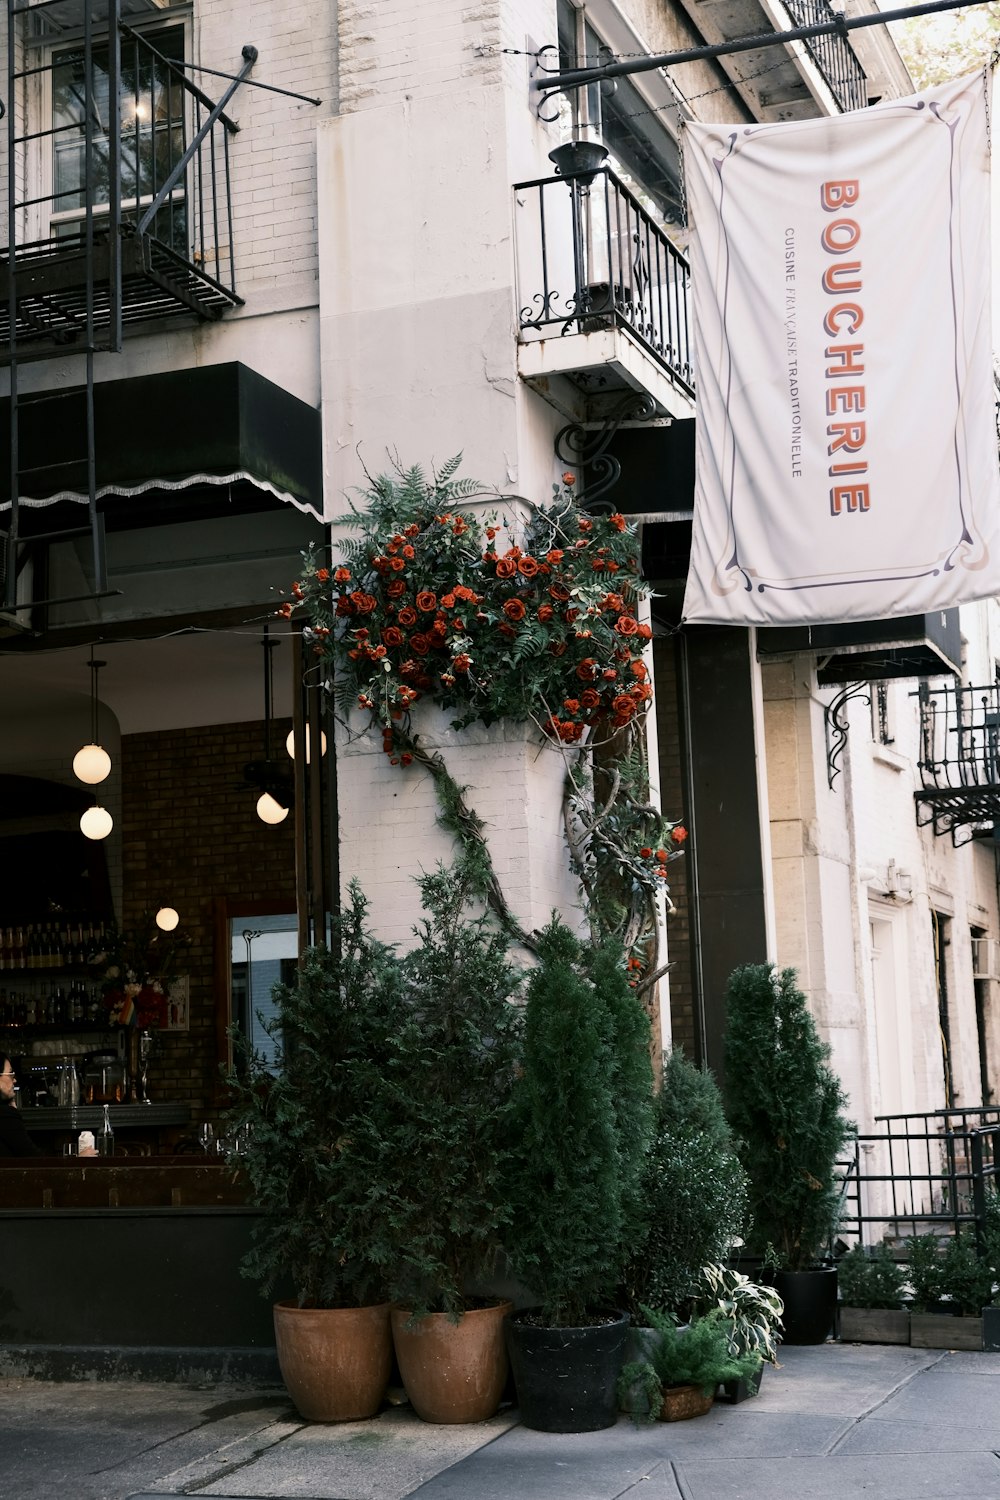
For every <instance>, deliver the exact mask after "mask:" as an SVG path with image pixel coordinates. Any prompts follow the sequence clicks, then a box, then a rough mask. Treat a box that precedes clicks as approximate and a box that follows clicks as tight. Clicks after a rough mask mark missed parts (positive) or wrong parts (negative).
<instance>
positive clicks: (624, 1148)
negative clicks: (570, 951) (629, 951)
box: [584, 941, 653, 1244]
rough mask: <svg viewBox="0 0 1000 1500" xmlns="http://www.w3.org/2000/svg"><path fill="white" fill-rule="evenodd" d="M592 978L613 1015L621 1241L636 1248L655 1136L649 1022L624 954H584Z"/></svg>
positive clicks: (603, 948)
mask: <svg viewBox="0 0 1000 1500" xmlns="http://www.w3.org/2000/svg"><path fill="white" fill-rule="evenodd" d="M584 956H585V968H586V973H587V977H588V978H589V979H590V982H591V983H592V984H593V986H594V989H595V990H596V992H597V994H598V996H599V997H600V998H601V999H602V1000H603V1002H604V1005H605V1007H606V1008H607V1012H608V1021H609V1025H610V1035H609V1045H610V1060H609V1066H610V1074H609V1083H610V1086H611V1097H612V1101H613V1103H614V1107H615V1129H616V1134H617V1137H618V1172H619V1178H620V1183H621V1204H622V1236H623V1238H624V1240H625V1243H626V1244H631V1243H632V1242H633V1241H634V1239H635V1238H636V1236H637V1235H640V1234H641V1233H642V1232H643V1230H644V1226H645V1224H646V1217H647V1205H646V1200H645V1175H646V1157H647V1153H648V1151H649V1147H650V1144H651V1142H652V1136H653V1064H652V1059H651V1057H650V1052H649V1017H648V1015H647V1014H646V1012H645V1010H644V1009H643V1007H642V1003H641V1001H640V1000H638V999H637V997H636V993H635V990H634V989H632V987H631V986H630V984H629V982H628V978H627V976H626V970H625V964H624V955H623V954H622V950H621V948H620V947H619V946H618V944H617V943H614V942H611V941H608V942H605V943H602V944H601V945H600V946H598V947H595V948H591V949H589V950H586V951H585V955H584Z"/></svg>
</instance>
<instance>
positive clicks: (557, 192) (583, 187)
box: [514, 166, 694, 396]
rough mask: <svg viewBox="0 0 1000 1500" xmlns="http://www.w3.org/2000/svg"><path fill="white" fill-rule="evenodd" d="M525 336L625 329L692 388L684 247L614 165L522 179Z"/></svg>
mask: <svg viewBox="0 0 1000 1500" xmlns="http://www.w3.org/2000/svg"><path fill="white" fill-rule="evenodd" d="M514 195H515V205H516V220H515V223H516V251H517V265H518V297H519V301H520V304H521V310H520V316H519V322H520V336H521V339H522V341H531V340H534V339H542V338H550V337H552V336H553V335H556V336H559V337H565V336H567V335H572V334H594V333H602V332H605V331H607V330H608V329H612V328H620V329H624V330H626V331H627V332H628V333H629V334H631V336H632V337H633V338H635V339H637V340H638V341H639V342H640V344H641V345H642V346H643V347H644V348H645V349H646V350H647V351H648V352H649V353H650V354H652V355H653V356H654V358H655V360H656V361H657V362H658V363H659V364H660V365H661V366H662V367H663V368H664V370H665V371H666V372H667V374H668V375H669V377H670V380H671V382H672V383H673V385H675V386H676V387H678V388H679V389H680V390H681V391H682V392H683V393H684V394H685V395H686V396H691V395H693V392H694V375H693V372H692V367H691V335H690V315H689V307H688V289H689V284H690V272H689V269H688V262H687V260H686V258H685V257H684V255H683V254H682V253H681V252H680V251H679V250H678V249H677V248H676V246H674V245H673V244H671V242H670V240H669V239H668V238H667V235H666V234H665V232H664V230H663V228H662V227H661V226H660V225H659V224H658V223H657V222H656V220H655V219H654V218H653V216H652V215H651V214H650V213H649V212H647V210H646V209H645V208H644V207H643V206H642V204H641V203H640V201H639V199H638V198H637V197H636V196H635V195H634V194H633V193H631V192H630V191H629V189H628V188H627V187H626V186H625V184H624V183H623V182H621V181H620V180H619V179H618V177H616V176H615V174H614V172H613V171H612V170H611V169H610V168H609V167H605V166H602V167H599V168H596V169H594V170H592V171H588V172H583V173H579V174H575V175H574V174H568V175H566V176H561V177H544V178H538V179H536V180H535V181H533V182H521V183H518V184H516V186H515V188H514Z"/></svg>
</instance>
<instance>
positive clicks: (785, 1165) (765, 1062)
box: [726, 964, 853, 1344]
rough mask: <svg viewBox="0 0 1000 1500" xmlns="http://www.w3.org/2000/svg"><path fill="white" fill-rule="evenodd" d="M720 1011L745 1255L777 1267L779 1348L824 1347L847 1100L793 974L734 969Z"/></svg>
mask: <svg viewBox="0 0 1000 1500" xmlns="http://www.w3.org/2000/svg"><path fill="white" fill-rule="evenodd" d="M727 1008H728V1027H727V1033H726V1099H727V1106H728V1113H729V1122H730V1124H731V1126H732V1128H733V1132H734V1134H735V1135H736V1137H737V1139H738V1140H739V1142H740V1148H739V1149H740V1158H741V1160H742V1162H743V1166H744V1167H745V1168H746V1171H747V1175H748V1177H749V1180H750V1216H751V1220H752V1223H753V1235H752V1240H751V1249H753V1250H757V1251H758V1252H759V1253H761V1254H762V1255H763V1256H764V1257H765V1258H766V1260H767V1261H768V1262H769V1263H770V1264H772V1265H773V1266H774V1267H775V1268H776V1269H775V1285H776V1287H777V1290H778V1292H779V1294H780V1296H781V1299H782V1301H783V1303H784V1305H785V1313H784V1322H785V1341H786V1342H787V1343H790V1344H813V1343H822V1342H823V1341H824V1340H825V1339H826V1338H827V1336H828V1335H829V1334H830V1333H832V1331H833V1324H834V1318H835V1314H836V1305H837V1272H836V1268H835V1267H833V1266H826V1267H823V1266H821V1265H820V1260H821V1257H822V1256H823V1255H824V1252H825V1250H826V1248H827V1246H828V1243H829V1241H830V1239H831V1237H832V1235H833V1232H834V1230H835V1229H836V1226H837V1223H838V1222H839V1217H840V1184H839V1181H838V1176H837V1162H838V1160H839V1158H840V1156H841V1153H842V1152H843V1150H844V1147H845V1145H846V1143H847V1141H848V1140H849V1139H850V1136H851V1133H852V1130H853V1126H852V1125H851V1123H850V1121H849V1120H848V1118H847V1116H846V1114H845V1113H844V1110H845V1107H846V1105H847V1097H846V1095H845V1093H844V1091H843V1088H842V1087H841V1084H840V1080H839V1079H838V1078H837V1076H836V1074H835V1073H834V1072H833V1070H832V1068H831V1067H830V1064H829V1057H830V1049H829V1047H828V1046H827V1045H826V1044H825V1043H824V1042H823V1041H822V1040H821V1039H820V1036H819V1033H818V1032H817V1030H816V1024H815V1022H814V1021H813V1018H812V1016H811V1015H810V1013H809V1010H808V1008H807V1006H806V998H805V996H804V995H803V993H802V991H801V990H800V989H799V988H798V987H797V985H796V982H795V970H794V969H783V970H782V971H781V972H780V973H778V972H777V970H776V969H775V966H774V965H773V964H748V965H746V966H745V967H743V968H740V969H736V970H735V971H734V973H733V974H732V975H731V976H730V980H729V985H728V989H727Z"/></svg>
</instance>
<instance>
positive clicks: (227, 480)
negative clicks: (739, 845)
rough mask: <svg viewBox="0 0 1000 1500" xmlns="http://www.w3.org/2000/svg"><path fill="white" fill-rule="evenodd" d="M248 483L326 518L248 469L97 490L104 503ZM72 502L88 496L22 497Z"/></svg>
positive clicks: (0, 507)
mask: <svg viewBox="0 0 1000 1500" xmlns="http://www.w3.org/2000/svg"><path fill="white" fill-rule="evenodd" d="M241 480H243V481H246V482H247V483H249V484H252V485H255V486H256V488H257V489H259V490H267V491H268V492H269V493H270V494H272V495H274V496H275V498H276V499H278V500H281V501H283V502H284V503H285V504H286V505H294V506H295V508H296V510H301V511H303V512H304V513H305V514H306V515H310V516H317V517H318V518H319V519H320V520H322V519H323V517H322V515H321V513H320V512H319V511H318V510H317V509H316V507H315V506H314V505H312V504H310V502H309V501H308V500H300V499H298V498H297V496H295V495H293V494H291V493H290V492H289V491H288V490H281V489H279V488H278V487H277V485H274V484H270V483H269V482H268V481H267V480H266V479H261V478H259V477H258V476H257V475H256V474H250V473H248V472H247V471H246V470H245V469H240V470H238V471H237V472H236V473H233V474H187V475H185V477H184V478H183V479H144V480H143V481H142V483H141V484H105V485H102V486H101V487H100V489H99V490H98V491H97V499H98V500H102V499H103V498H104V497H105V496H106V495H121V496H123V497H126V498H127V497H128V496H131V495H142V494H145V493H146V492H147V491H149V490H187V489H191V488H193V487H194V486H195V485H197V484H236V483H238V482H239V481H241ZM66 500H70V501H73V502H75V503H76V504H78V505H86V504H87V503H88V497H87V496H86V495H81V494H80V492H79V490H59V491H58V492H57V493H56V494H54V495H45V496H43V497H41V498H39V499H35V498H33V497H29V496H23V497H22V498H21V501H20V503H21V505H24V506H35V507H39V508H40V507H42V506H46V505H58V504H60V502H62V501H66ZM10 506H11V502H10V501H9V500H4V501H0V511H5V510H10Z"/></svg>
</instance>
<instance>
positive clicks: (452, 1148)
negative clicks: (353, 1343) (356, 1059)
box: [370, 864, 521, 1316]
mask: <svg viewBox="0 0 1000 1500" xmlns="http://www.w3.org/2000/svg"><path fill="white" fill-rule="evenodd" d="M477 884H478V872H477V871H476V870H475V869H472V870H470V869H468V868H467V867H463V866H462V865H461V864H460V865H459V866H458V867H457V869H456V870H455V871H448V870H445V869H443V868H439V869H438V870H436V871H435V872H433V873H431V874H427V875H424V876H423V877H422V878H421V880H420V881H419V885H420V890H421V901H422V904H423V907H424V910H425V912H426V913H427V915H426V917H425V918H424V919H423V921H422V922H421V923H420V924H419V926H418V927H417V928H416V929H415V936H416V938H417V942H416V944H415V946H414V947H413V948H412V949H411V951H409V952H408V953H406V954H404V955H403V957H402V959H401V960H400V973H401V978H402V983H403V990H404V995H405V1007H404V1011H403V1015H402V1017H401V1019H400V1022H399V1025H398V1028H397V1030H396V1032H395V1034H394V1035H393V1036H391V1037H389V1038H387V1056H386V1062H385V1071H384V1075H383V1077H382V1080H381V1085H380V1086H381V1088H382V1090H384V1092H385V1096H386V1099H387V1101H388V1106H389V1107H388V1113H387V1118H385V1119H383V1123H382V1132H383V1142H384V1146H385V1150H386V1152H387V1154H388V1155H389V1156H390V1158H391V1160H392V1161H393V1162H394V1163H395V1164H396V1167H395V1173H394V1175H393V1177H392V1178H391V1179H390V1181H389V1182H388V1183H387V1182H382V1183H379V1182H373V1183H371V1185H370V1190H371V1193H372V1197H373V1199H375V1200H376V1201H377V1199H378V1196H379V1194H380V1193H383V1192H388V1194H389V1195H390V1196H392V1197H393V1198H394V1202H393V1204H392V1213H393V1234H394V1255H393V1266H392V1269H391V1272H390V1276H389V1288H390V1294H391V1296H392V1298H393V1300H394V1301H396V1302H400V1303H402V1304H403V1305H405V1306H406V1307H408V1308H411V1309H413V1310H414V1312H416V1313H417V1314H418V1315H419V1314H420V1313H425V1312H447V1313H450V1314H452V1315H455V1316H457V1315H458V1314H459V1313H460V1312H461V1310H462V1309H463V1307H464V1306H465V1293H466V1290H467V1288H468V1285H469V1283H470V1281H473V1280H475V1279H476V1278H477V1277H480V1276H482V1275H483V1274H484V1273H485V1272H486V1271H488V1270H489V1268H490V1266H491V1264H492V1262H493V1260H494V1258H495V1256H496V1254H497V1253H498V1251H499V1248H500V1244H501V1240H502V1237H503V1232H504V1230H505V1228H506V1225H507V1222H508V1219H509V1216H510V1209H509V1203H508V1199H507V1196H506V1191H505V1185H506V1182H507V1180H508V1176H509V1162H510V1155H511V1141H510V1128H509V1095H510V1089H511V1086H512V1083H513V1079H514V1073H515V1068H516V1065H517V1060H518V1054H519V1048H520V1030H521V1024H520V1023H521V1012H520V1010H519V1008H518V1007H517V1006H516V1005H513V1004H511V1001H512V1000H513V999H514V998H515V997H516V994H517V991H518V987H519V985H520V982H521V975H520V973H519V972H518V971H517V970H516V969H515V968H514V966H513V965H512V964H511V963H510V962H509V961H508V958H507V938H506V936H505V934H503V933H502V932H501V931H499V930H498V929H497V928H496V927H495V925H493V923H492V922H491V921H490V919H489V918H488V916H486V915H475V914H474V912H473V906H472V898H473V896H474V894H475V891H476V889H477Z"/></svg>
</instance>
